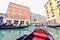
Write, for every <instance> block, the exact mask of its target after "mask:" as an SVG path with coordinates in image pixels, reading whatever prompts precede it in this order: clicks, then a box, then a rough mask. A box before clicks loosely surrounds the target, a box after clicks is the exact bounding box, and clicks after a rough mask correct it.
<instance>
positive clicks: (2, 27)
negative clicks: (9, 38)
mask: <svg viewBox="0 0 60 40" xmlns="http://www.w3.org/2000/svg"><path fill="white" fill-rule="evenodd" d="M25 27H28V26H14V25H13V24H10V25H6V24H2V25H0V29H20V28H25Z"/></svg>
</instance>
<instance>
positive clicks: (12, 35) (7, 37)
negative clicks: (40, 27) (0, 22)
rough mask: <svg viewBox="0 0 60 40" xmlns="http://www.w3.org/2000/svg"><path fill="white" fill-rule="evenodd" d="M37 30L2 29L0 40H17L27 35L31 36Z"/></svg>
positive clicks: (27, 28) (29, 28)
mask: <svg viewBox="0 0 60 40" xmlns="http://www.w3.org/2000/svg"><path fill="white" fill-rule="evenodd" d="M35 28H36V27H33V26H32V27H26V28H22V29H0V40H16V39H17V38H19V37H21V36H23V35H25V34H27V35H28V34H30V33H31V32H33V30H34V29H35Z"/></svg>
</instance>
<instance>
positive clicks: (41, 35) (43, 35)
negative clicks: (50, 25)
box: [16, 29, 54, 40]
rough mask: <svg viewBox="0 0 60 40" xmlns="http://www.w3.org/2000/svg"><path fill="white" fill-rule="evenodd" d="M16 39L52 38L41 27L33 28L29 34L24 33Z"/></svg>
mask: <svg viewBox="0 0 60 40" xmlns="http://www.w3.org/2000/svg"><path fill="white" fill-rule="evenodd" d="M16 40H54V38H53V36H52V35H51V34H49V33H48V32H46V31H45V30H43V29H38V30H34V31H33V32H32V33H31V34H29V35H24V36H22V37H20V38H18V39H16Z"/></svg>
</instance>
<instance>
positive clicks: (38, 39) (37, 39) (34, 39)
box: [32, 37, 45, 40]
mask: <svg viewBox="0 0 60 40" xmlns="http://www.w3.org/2000/svg"><path fill="white" fill-rule="evenodd" d="M32 40H45V39H42V38H38V37H34V38H33V39H32Z"/></svg>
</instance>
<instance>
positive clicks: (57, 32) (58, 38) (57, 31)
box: [48, 27, 60, 40]
mask: <svg viewBox="0 0 60 40" xmlns="http://www.w3.org/2000/svg"><path fill="white" fill-rule="evenodd" d="M48 31H49V33H50V34H51V35H53V38H54V40H60V27H55V28H51V27H48Z"/></svg>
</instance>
